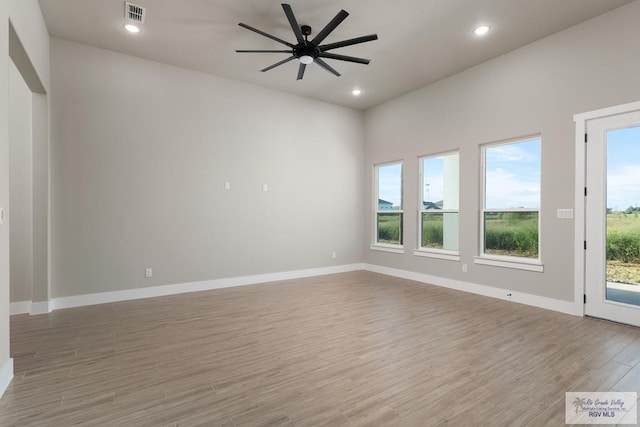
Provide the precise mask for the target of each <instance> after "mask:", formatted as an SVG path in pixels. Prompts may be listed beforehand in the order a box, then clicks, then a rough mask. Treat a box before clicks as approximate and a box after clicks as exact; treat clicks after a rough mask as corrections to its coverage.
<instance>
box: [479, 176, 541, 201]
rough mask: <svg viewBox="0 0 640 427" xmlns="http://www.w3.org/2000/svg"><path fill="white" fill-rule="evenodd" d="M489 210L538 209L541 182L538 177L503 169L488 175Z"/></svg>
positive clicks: (487, 196) (487, 194)
mask: <svg viewBox="0 0 640 427" xmlns="http://www.w3.org/2000/svg"><path fill="white" fill-rule="evenodd" d="M486 177H487V178H486V190H487V191H486V198H487V200H486V207H487V208H538V207H539V206H540V180H539V178H538V176H537V175H535V174H534V175H533V176H532V175H531V174H516V173H513V172H508V171H506V170H504V169H503V168H495V169H493V170H488V171H487V174H486Z"/></svg>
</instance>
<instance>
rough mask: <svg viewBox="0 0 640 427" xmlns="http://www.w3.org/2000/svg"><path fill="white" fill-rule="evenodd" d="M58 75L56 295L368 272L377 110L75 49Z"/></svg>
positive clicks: (59, 45) (59, 51)
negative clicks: (366, 236)
mask: <svg viewBox="0 0 640 427" xmlns="http://www.w3.org/2000/svg"><path fill="white" fill-rule="evenodd" d="M51 75H52V78H51V81H52V83H51V87H52V93H51V103H52V104H51V111H52V113H51V123H52V125H51V126H52V128H51V143H52V150H51V168H52V171H51V174H52V176H51V180H52V181H51V183H52V190H51V191H52V242H51V244H52V250H51V254H52V296H53V297H60V296H69V295H80V294H88V293H95V292H101V291H113V290H124V289H132V288H141V287H147V286H154V285H163V284H175V283H185V282H191V281H200V280H209V279H216V278H225V277H236V276H245V275H252V274H260V273H269V272H280V271H290V270H297V269H307V268H318V267H325V266H332V265H342V264H350V263H354V262H361V261H362V258H363V252H362V251H363V250H362V246H361V244H360V242H361V241H362V239H363V235H362V233H363V229H362V225H361V222H362V216H361V210H362V206H363V203H364V197H363V196H362V191H361V190H362V188H363V187H364V183H363V178H362V177H363V174H364V169H363V160H364V141H363V127H364V126H363V121H362V119H363V117H362V113H360V112H357V111H354V110H350V109H347V108H343V107H337V106H333V105H329V104H325V103H321V102H317V101H313V100H309V99H305V98H300V97H295V96H292V95H288V94H282V93H279V92H275V91H271V90H266V89H261V88H258V87H254V86H249V85H245V84H241V83H237V82H234V81H230V80H226V79H222V78H217V77H213V76H209V75H204V74H200V73H197V72H192V71H188V70H184V69H180V68H175V67H171V66H167V65H163V64H158V63H154V62H150V61H146V60H142V59H138V58H134V57H130V56H125V55H122V54H118V53H114V52H110V51H105V50H101V49H97V48H92V47H89V46H85V45H81V44H76V43H72V42H68V41H63V40H59V39H52V42H51ZM225 182H229V183H230V184H231V189H230V190H225V189H224V183H225ZM263 184H268V187H269V191H267V192H263V191H262V185H263ZM333 251H335V252H337V259H335V260H334V259H332V258H331V253H332V252H333ZM145 267H152V268H153V278H151V279H145V277H144V270H145Z"/></svg>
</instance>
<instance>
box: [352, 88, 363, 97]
mask: <svg viewBox="0 0 640 427" xmlns="http://www.w3.org/2000/svg"><path fill="white" fill-rule="evenodd" d="M361 93H362V91H361V90H360V89H354V90H352V91H351V95H353V96H360V94H361Z"/></svg>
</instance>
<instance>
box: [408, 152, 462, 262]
mask: <svg viewBox="0 0 640 427" xmlns="http://www.w3.org/2000/svg"><path fill="white" fill-rule="evenodd" d="M458 164H459V155H458V152H452V153H446V154H439V155H435V156H429V157H422V158H420V176H421V179H420V181H421V186H422V188H421V197H420V207H419V208H420V227H419V230H420V231H419V232H420V236H419V249H418V251H417V252H416V255H426V256H429V255H431V254H433V255H452V256H453V257H452V258H453V259H459V257H457V256H456V255H458V199H459V197H458V194H459V166H458Z"/></svg>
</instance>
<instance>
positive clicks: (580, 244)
mask: <svg viewBox="0 0 640 427" xmlns="http://www.w3.org/2000/svg"><path fill="white" fill-rule="evenodd" d="M579 116H580V115H575V116H574V120H575V121H576V145H575V147H576V157H575V180H574V182H575V190H574V193H575V201H574V205H573V228H574V233H573V236H574V243H573V277H574V284H573V295H574V298H573V299H574V304H575V305H576V310H577V309H578V308H579V309H580V312H581V313H582V314H583V315H584V299H583V295H584V294H585V292H586V291H585V288H584V286H585V275H584V268H585V262H584V261H585V260H584V256H585V252H584V242H585V240H586V235H585V233H586V229H585V226H586V224H585V220H586V217H585V213H586V212H585V209H586V207H585V203H586V199H585V196H584V189H585V187H586V186H587V176H586V170H587V169H586V159H587V157H586V153H587V147H585V142H584V135H585V134H586V133H587V122H586V117H585V119H579V118H578V117H579Z"/></svg>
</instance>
